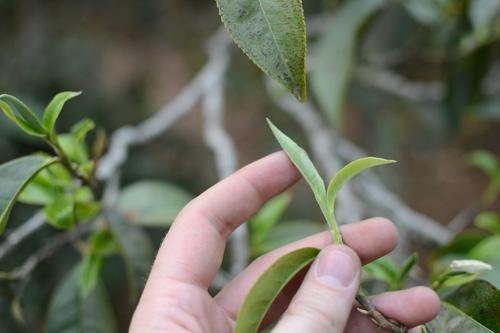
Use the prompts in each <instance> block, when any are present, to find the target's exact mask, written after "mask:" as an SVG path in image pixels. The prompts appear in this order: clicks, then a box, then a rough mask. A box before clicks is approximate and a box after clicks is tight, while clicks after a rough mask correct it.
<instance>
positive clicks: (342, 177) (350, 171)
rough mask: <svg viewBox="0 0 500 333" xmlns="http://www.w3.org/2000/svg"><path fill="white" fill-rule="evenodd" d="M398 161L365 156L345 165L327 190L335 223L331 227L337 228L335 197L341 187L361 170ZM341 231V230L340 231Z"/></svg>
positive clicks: (329, 205) (328, 202) (328, 203)
mask: <svg viewBox="0 0 500 333" xmlns="http://www.w3.org/2000/svg"><path fill="white" fill-rule="evenodd" d="M389 163H396V161H393V160H385V159H383V158H376V157H365V158H360V159H359V160H355V161H353V162H351V163H349V164H347V165H346V166H345V167H343V168H342V169H341V170H340V171H339V172H337V173H336V174H335V176H334V177H333V178H332V180H331V181H330V184H329V185H328V191H327V200H326V201H327V205H328V209H329V210H330V215H331V219H332V220H333V223H330V228H336V227H337V222H336V220H335V199H336V197H337V194H338V193H339V191H340V189H341V188H342V187H343V186H344V185H345V184H346V183H347V182H348V181H349V180H350V179H351V178H352V177H354V176H356V175H357V174H358V173H360V172H361V171H364V170H366V169H369V168H373V167H376V166H379V165H384V164H389ZM339 233H340V232H339Z"/></svg>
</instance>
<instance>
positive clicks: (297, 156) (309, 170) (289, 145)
mask: <svg viewBox="0 0 500 333" xmlns="http://www.w3.org/2000/svg"><path fill="white" fill-rule="evenodd" d="M267 122H268V124H269V127H270V128H271V130H272V131H273V134H274V136H275V137H276V140H278V142H279V144H280V145H281V147H282V148H283V150H284V151H285V152H286V154H287V155H288V157H289V158H290V160H291V161H292V162H293V164H294V165H295V167H297V169H298V170H299V172H300V173H301V174H302V176H303V177H304V179H305V180H306V182H307V183H308V184H309V187H310V188H311V190H312V192H313V194H314V197H315V198H316V201H317V202H318V205H319V207H320V208H321V211H322V212H323V215H324V216H325V219H327V220H328V219H329V215H328V212H329V210H328V206H327V202H326V190H325V183H324V182H323V179H322V178H321V176H320V175H319V173H318V171H317V170H316V168H315V167H314V164H313V163H312V161H311V159H310V158H309V156H308V155H307V153H306V151H305V150H304V149H302V148H301V147H300V146H299V145H297V144H296V143H295V142H294V141H293V140H292V139H290V138H289V137H288V136H287V135H286V134H285V133H283V132H281V131H280V130H279V129H278V128H277V127H276V126H275V125H274V124H273V123H272V122H271V121H270V120H269V119H268V120H267Z"/></svg>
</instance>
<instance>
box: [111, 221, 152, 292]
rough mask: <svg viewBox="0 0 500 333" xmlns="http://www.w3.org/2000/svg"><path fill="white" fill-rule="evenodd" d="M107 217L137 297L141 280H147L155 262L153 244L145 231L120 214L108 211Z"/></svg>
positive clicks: (131, 290) (131, 287)
mask: <svg viewBox="0 0 500 333" xmlns="http://www.w3.org/2000/svg"><path fill="white" fill-rule="evenodd" d="M106 217H107V220H108V223H109V225H110V227H111V231H112V232H113V235H114V237H115V239H116V241H117V242H118V244H119V246H120V250H121V254H122V256H123V259H124V261H125V266H126V268H127V274H128V279H129V284H130V293H131V297H132V298H136V297H137V296H138V292H139V288H140V287H141V286H140V282H142V281H145V279H146V278H147V276H148V274H149V270H150V268H151V265H152V264H153V256H154V250H153V245H152V244H151V240H150V239H149V238H148V236H147V235H146V234H145V233H144V231H142V230H141V229H140V228H138V227H136V226H133V225H130V224H128V223H127V222H126V221H125V219H124V217H122V216H121V215H120V214H117V213H114V212H107V213H106ZM139 281H140V282H139Z"/></svg>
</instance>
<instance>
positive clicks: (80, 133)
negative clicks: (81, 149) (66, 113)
mask: <svg viewBox="0 0 500 333" xmlns="http://www.w3.org/2000/svg"><path fill="white" fill-rule="evenodd" d="M94 128H95V123H94V121H93V120H91V119H83V120H81V121H79V122H78V123H76V124H75V125H73V126H72V127H71V134H72V135H73V137H74V138H75V140H76V141H77V142H78V143H83V142H85V138H86V137H87V134H88V133H89V132H90V131H92V130H93V129H94Z"/></svg>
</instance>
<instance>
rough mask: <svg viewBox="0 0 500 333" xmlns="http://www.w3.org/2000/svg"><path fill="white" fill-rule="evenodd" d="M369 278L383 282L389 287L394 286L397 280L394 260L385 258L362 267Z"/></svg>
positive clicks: (396, 268)
mask: <svg viewBox="0 0 500 333" xmlns="http://www.w3.org/2000/svg"><path fill="white" fill-rule="evenodd" d="M363 270H364V271H365V272H366V273H368V274H369V275H370V276H371V277H373V278H375V279H377V280H381V281H384V282H385V283H387V285H388V286H389V287H391V286H394V285H395V284H396V283H397V279H398V267H397V266H396V263H395V262H394V260H392V259H390V258H386V257H382V258H380V259H377V260H375V261H373V262H371V263H369V264H368V265H365V266H364V267H363Z"/></svg>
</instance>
